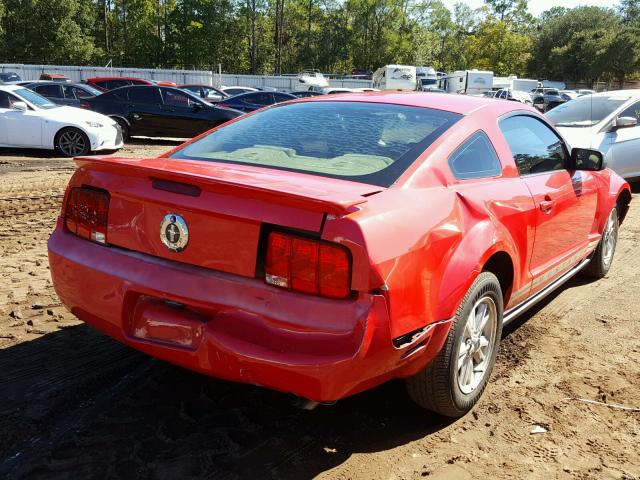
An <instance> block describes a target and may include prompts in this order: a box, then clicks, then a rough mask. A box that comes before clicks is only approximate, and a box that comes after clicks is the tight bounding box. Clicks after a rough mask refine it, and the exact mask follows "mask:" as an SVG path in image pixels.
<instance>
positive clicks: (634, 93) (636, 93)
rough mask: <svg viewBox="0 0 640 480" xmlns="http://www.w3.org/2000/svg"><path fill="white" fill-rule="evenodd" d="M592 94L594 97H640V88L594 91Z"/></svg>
mask: <svg viewBox="0 0 640 480" xmlns="http://www.w3.org/2000/svg"><path fill="white" fill-rule="evenodd" d="M591 95H592V96H594V97H616V98H632V97H640V89H634V90H611V91H609V92H600V93H592V94H591Z"/></svg>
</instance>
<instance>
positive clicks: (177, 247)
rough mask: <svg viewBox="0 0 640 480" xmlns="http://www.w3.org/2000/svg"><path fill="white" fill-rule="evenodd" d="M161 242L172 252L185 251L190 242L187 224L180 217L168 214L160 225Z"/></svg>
mask: <svg viewBox="0 0 640 480" xmlns="http://www.w3.org/2000/svg"><path fill="white" fill-rule="evenodd" d="M160 240H161V241H162V243H163V244H164V246H165V247H167V248H168V249H169V250H171V251H172V252H181V251H183V250H184V249H185V248H186V246H187V243H188V242H189V229H188V228H187V223H186V222H185V221H184V218H182V217H181V216H180V215H177V214H175V213H168V214H167V215H165V216H164V218H163V219H162V222H161V223H160Z"/></svg>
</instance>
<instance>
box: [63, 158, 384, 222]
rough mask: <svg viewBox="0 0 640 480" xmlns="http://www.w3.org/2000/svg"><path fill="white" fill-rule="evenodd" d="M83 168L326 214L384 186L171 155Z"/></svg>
mask: <svg viewBox="0 0 640 480" xmlns="http://www.w3.org/2000/svg"><path fill="white" fill-rule="evenodd" d="M74 160H75V162H76V164H77V165H78V167H79V168H90V169H92V170H106V171H118V170H123V172H122V173H123V174H126V172H130V173H134V172H135V173H137V174H139V175H143V176H147V177H149V179H150V180H156V179H160V180H168V181H174V182H179V183H184V184H187V185H195V186H198V187H205V186H206V187H209V189H211V190H212V191H215V192H218V193H228V194H233V195H239V196H242V197H245V198H255V199H259V200H264V201H268V202H275V203H279V204H283V205H286V206H290V207H300V208H303V209H306V210H312V211H317V212H322V213H332V214H336V215H346V214H348V213H352V212H354V211H356V208H355V207H356V206H357V205H361V204H363V203H365V202H366V201H367V198H366V197H367V196H369V195H371V194H373V193H377V192H379V191H381V190H383V189H382V188H381V187H376V186H375V185H368V184H361V183H356V182H350V181H342V180H333V179H328V178H326V177H315V176H312V175H308V174H303V173H297V172H288V171H280V170H274V169H266V168H263V167H252V166H245V165H229V164H221V163H214V162H204V161H199V160H197V161H196V160H172V159H168V158H152V159H136V158H118V157H105V156H91V157H76V158H75V159H74Z"/></svg>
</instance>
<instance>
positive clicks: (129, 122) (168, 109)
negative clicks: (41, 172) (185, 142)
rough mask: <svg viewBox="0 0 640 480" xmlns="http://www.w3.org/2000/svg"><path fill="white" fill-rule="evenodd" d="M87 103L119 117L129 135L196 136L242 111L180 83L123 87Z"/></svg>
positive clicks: (91, 106) (95, 108) (110, 115)
mask: <svg viewBox="0 0 640 480" xmlns="http://www.w3.org/2000/svg"><path fill="white" fill-rule="evenodd" d="M86 103H87V108H90V109H91V110H94V111H96V112H99V113H102V114H103V115H108V116H109V117H111V118H113V119H114V120H115V121H117V122H118V123H119V124H120V127H121V128H122V133H123V136H124V138H125V139H126V138H127V137H129V136H132V135H133V136H135V135H139V136H143V137H179V138H186V137H194V136H196V135H199V134H200V133H202V132H205V131H207V130H209V129H211V128H213V127H216V126H218V125H220V124H222V123H224V122H226V121H228V120H231V119H233V118H236V117H239V116H240V115H242V112H240V111H237V110H233V109H229V108H220V107H217V106H213V105H211V104H210V103H208V102H205V101H204V100H202V99H201V98H199V97H197V96H195V95H194V94H192V93H190V92H187V91H185V90H180V89H179V88H176V87H160V86H144V85H134V86H130V87H122V88H118V89H116V90H112V91H110V92H107V93H103V94H102V95H100V96H99V97H94V98H90V99H87V100H86Z"/></svg>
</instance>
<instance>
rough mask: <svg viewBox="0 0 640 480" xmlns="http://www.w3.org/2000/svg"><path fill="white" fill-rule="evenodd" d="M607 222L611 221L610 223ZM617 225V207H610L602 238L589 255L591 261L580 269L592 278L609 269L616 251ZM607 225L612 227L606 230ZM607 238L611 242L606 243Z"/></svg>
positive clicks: (603, 273)
mask: <svg viewBox="0 0 640 480" xmlns="http://www.w3.org/2000/svg"><path fill="white" fill-rule="evenodd" d="M609 222H611V224H610V223H609ZM619 226H620V225H619V218H618V208H617V206H616V207H613V208H612V209H611V212H609V215H608V216H607V221H606V222H605V225H604V229H603V231H602V238H601V239H600V241H599V242H598V246H597V247H596V249H595V251H594V252H593V255H592V256H591V261H590V262H589V263H588V264H587V266H586V267H584V269H583V270H582V273H583V274H584V275H586V276H588V277H592V278H602V277H604V276H605V275H606V274H607V273H609V269H610V268H611V264H612V263H613V256H614V254H615V252H616V246H617V245H618V227H619ZM609 227H611V228H612V230H611V231H610V232H608V228H609ZM609 235H610V236H609ZM609 239H611V240H612V241H613V243H609V244H608V245H607V242H608V240H609Z"/></svg>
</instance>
